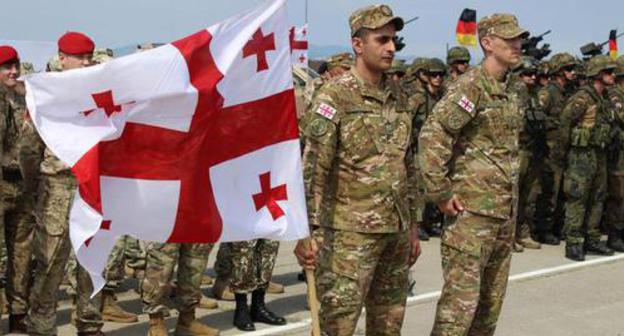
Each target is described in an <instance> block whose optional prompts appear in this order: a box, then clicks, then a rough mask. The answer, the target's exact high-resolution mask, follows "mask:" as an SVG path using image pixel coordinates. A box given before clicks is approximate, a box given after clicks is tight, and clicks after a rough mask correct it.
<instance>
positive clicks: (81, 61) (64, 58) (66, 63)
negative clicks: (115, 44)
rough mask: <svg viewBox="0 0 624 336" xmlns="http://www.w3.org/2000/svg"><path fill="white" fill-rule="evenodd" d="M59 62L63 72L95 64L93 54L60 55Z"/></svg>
mask: <svg viewBox="0 0 624 336" xmlns="http://www.w3.org/2000/svg"><path fill="white" fill-rule="evenodd" d="M59 61H60V62H61V68H62V69H63V70H71V69H78V68H84V67H86V66H89V65H91V64H92V63H93V54H82V55H69V54H65V53H59Z"/></svg>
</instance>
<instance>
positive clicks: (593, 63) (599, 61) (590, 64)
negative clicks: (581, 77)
mask: <svg viewBox="0 0 624 336" xmlns="http://www.w3.org/2000/svg"><path fill="white" fill-rule="evenodd" d="M615 68H616V65H615V62H614V61H613V60H612V59H611V57H609V56H607V55H598V56H594V57H592V58H591V59H590V60H589V61H587V71H586V73H585V75H586V76H587V77H596V76H598V75H599V74H600V72H601V71H606V70H615Z"/></svg>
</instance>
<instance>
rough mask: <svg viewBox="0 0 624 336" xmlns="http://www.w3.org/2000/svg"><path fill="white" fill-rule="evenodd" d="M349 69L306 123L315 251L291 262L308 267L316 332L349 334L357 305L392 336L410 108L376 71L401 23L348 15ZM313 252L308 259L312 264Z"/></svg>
mask: <svg viewBox="0 0 624 336" xmlns="http://www.w3.org/2000/svg"><path fill="white" fill-rule="evenodd" d="M349 23H350V26H351V36H352V40H351V41H352V46H353V49H354V50H355V53H356V60H355V66H354V67H353V68H352V69H351V71H350V72H348V73H346V74H345V75H343V76H341V77H338V78H336V79H334V80H332V81H331V82H328V83H326V84H325V85H324V86H323V87H322V88H321V90H320V92H319V93H318V95H317V97H316V99H315V101H314V104H313V106H312V108H311V109H310V111H309V114H310V115H312V116H313V117H312V118H311V119H310V122H309V123H308V124H307V125H306V128H305V133H306V146H305V151H304V157H303V165H304V180H305V185H306V198H307V201H308V203H307V204H308V213H309V218H310V223H311V224H312V225H316V226H319V227H321V229H322V234H323V238H322V239H323V243H322V245H321V246H320V251H318V245H317V242H316V239H313V240H310V244H307V243H305V242H303V241H300V242H299V243H298V244H297V247H296V249H295V254H296V255H297V258H298V260H299V262H300V263H301V264H302V265H304V266H305V267H306V268H316V284H317V292H318V299H319V301H320V324H321V330H322V331H323V332H325V333H326V334H328V335H353V333H354V332H355V327H356V323H357V321H358V318H359V316H360V313H361V311H362V307H363V306H365V307H366V312H367V313H366V333H367V334H368V335H399V334H400V332H401V325H402V323H403V317H404V314H405V304H406V299H407V285H408V269H409V267H410V266H411V264H413V263H414V262H415V261H416V259H417V257H418V255H419V254H420V244H419V240H418V233H417V223H416V220H412V218H415V217H416V216H415V215H413V214H411V213H410V209H413V208H412V207H411V204H410V202H409V197H408V195H409V194H410V192H414V191H413V190H408V189H412V188H415V187H416V186H415V185H413V184H408V183H407V182H408V176H409V175H411V174H414V172H415V165H414V163H413V156H411V155H410V154H411V152H412V151H411V149H410V145H411V141H410V140H411V136H410V135H411V124H412V109H411V107H410V105H409V99H408V97H407V96H406V94H405V92H404V91H403V90H402V89H401V87H400V86H399V85H397V83H396V82H394V81H392V80H391V79H389V78H388V77H387V76H386V75H385V74H384V72H385V71H386V70H387V69H389V68H390V66H391V65H392V59H393V57H394V53H395V50H396V49H395V44H394V39H395V37H396V32H397V31H399V30H401V29H402V28H403V20H402V19H401V18H399V17H396V16H393V14H392V10H391V9H390V7H388V6H386V5H374V6H368V7H365V8H362V9H359V10H357V11H356V12H354V13H353V14H352V15H351V17H350V19H349ZM317 252H318V257H317V255H316V254H317Z"/></svg>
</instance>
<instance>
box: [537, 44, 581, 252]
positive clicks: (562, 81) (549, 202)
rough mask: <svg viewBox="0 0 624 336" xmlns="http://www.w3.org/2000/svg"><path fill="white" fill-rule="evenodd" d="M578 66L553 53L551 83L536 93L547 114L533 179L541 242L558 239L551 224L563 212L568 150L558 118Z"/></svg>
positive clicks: (551, 242) (555, 242) (566, 56)
mask: <svg viewBox="0 0 624 336" xmlns="http://www.w3.org/2000/svg"><path fill="white" fill-rule="evenodd" d="M577 66H578V62H577V60H576V59H575V58H574V57H573V56H572V55H570V54H568V53H559V54H555V55H553V57H552V58H551V59H550V61H549V70H550V75H551V79H550V83H549V84H548V86H546V87H543V88H541V89H540V90H539V92H538V93H537V97H538V98H537V99H538V103H539V109H540V110H541V111H542V112H543V113H544V114H545V115H546V144H547V147H548V148H547V150H548V152H547V157H546V158H545V159H544V164H543V169H542V170H541V176H540V179H539V181H536V183H539V187H540V188H541V193H540V194H539V195H538V197H537V200H536V201H535V220H536V223H534V226H535V231H536V238H537V240H538V241H539V242H540V243H543V244H549V245H559V242H560V240H559V237H558V234H555V231H556V230H555V228H554V226H555V220H556V218H558V217H562V216H563V204H562V202H561V195H560V189H561V184H562V180H563V168H564V166H565V164H566V162H565V161H566V150H567V149H566V147H564V144H563V143H562V141H563V140H562V139H563V138H564V137H565V135H564V134H562V132H563V130H562V128H561V125H560V118H561V111H562V110H563V107H564V104H565V101H566V99H567V98H568V97H569V96H570V95H571V93H572V91H573V90H574V85H575V81H576V69H577ZM557 233H558V232H557Z"/></svg>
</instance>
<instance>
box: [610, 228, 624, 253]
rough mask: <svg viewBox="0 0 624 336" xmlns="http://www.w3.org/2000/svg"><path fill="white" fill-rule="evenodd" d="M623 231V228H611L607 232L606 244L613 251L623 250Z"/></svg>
mask: <svg viewBox="0 0 624 336" xmlns="http://www.w3.org/2000/svg"><path fill="white" fill-rule="evenodd" d="M623 232H624V231H623V230H616V229H612V230H611V231H610V232H609V239H608V240H607V246H608V247H609V248H611V249H613V250H614V251H617V252H624V239H622V236H623Z"/></svg>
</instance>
